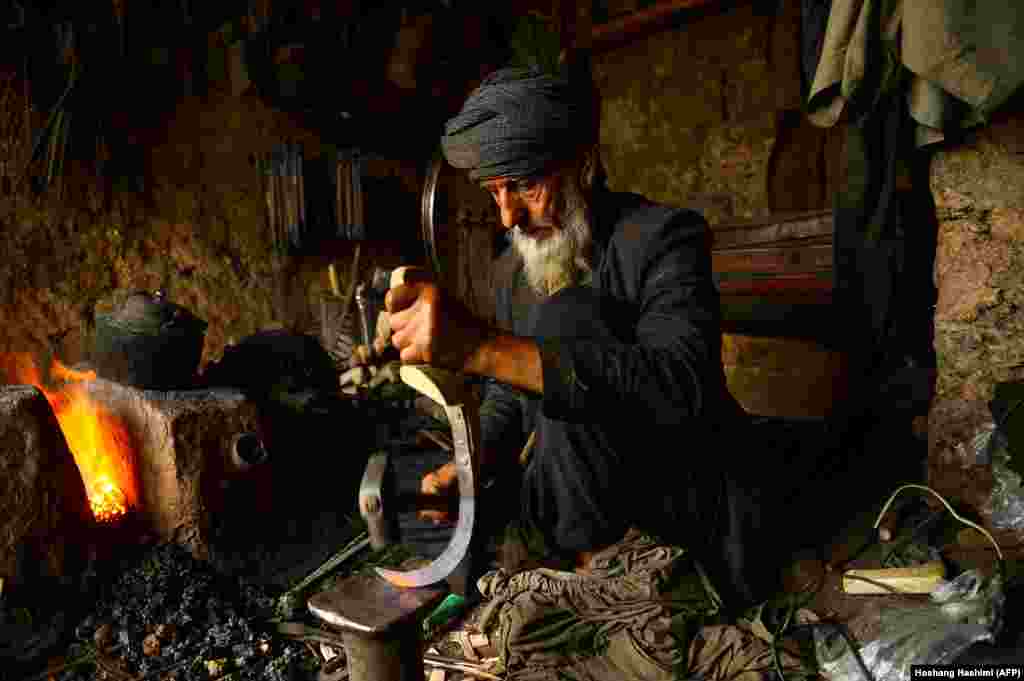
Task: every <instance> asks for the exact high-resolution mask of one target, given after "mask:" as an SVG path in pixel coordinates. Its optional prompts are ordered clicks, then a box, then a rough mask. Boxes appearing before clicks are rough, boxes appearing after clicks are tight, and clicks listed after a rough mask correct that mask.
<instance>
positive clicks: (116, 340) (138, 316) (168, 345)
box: [91, 291, 207, 390]
mask: <svg viewBox="0 0 1024 681" xmlns="http://www.w3.org/2000/svg"><path fill="white" fill-rule="evenodd" d="M206 327H207V323H206V322H205V321H204V320H202V319H200V318H198V317H197V316H195V315H194V314H192V312H190V311H189V310H188V309H186V308H184V307H182V306H180V305H176V304H174V303H172V302H171V301H169V300H168V299H167V297H166V295H165V294H164V292H163V291H154V292H149V291H135V292H134V293H131V294H130V295H128V296H127V297H126V298H125V300H124V302H122V303H121V305H120V306H117V307H115V309H113V310H112V311H110V312H97V313H96V331H95V334H94V336H93V346H92V358H91V359H92V363H93V364H94V366H95V368H96V371H97V373H98V374H99V375H100V376H102V377H103V378H107V379H110V380H113V381H118V382H121V383H126V384H128V385H132V386H135V387H137V388H144V389H149V390H175V389H184V388H189V387H192V386H193V385H194V384H195V378H196V372H197V371H198V369H199V361H200V358H201V357H202V354H203V342H204V340H205V338H206Z"/></svg>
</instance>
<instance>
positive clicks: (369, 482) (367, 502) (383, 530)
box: [359, 452, 396, 550]
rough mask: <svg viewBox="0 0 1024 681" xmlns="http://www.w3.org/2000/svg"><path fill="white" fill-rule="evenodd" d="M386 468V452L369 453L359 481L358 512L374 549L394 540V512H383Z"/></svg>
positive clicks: (387, 544)
mask: <svg viewBox="0 0 1024 681" xmlns="http://www.w3.org/2000/svg"><path fill="white" fill-rule="evenodd" d="M387 470H388V455H387V453H386V452H376V453H374V454H371V455H370V458H369V459H368V460H367V462H366V470H365V471H364V472H363V479H362V482H360V483H359V514H360V515H361V516H362V517H363V520H364V521H366V531H367V534H369V535H370V546H371V547H372V548H373V549H374V550H378V549H382V548H384V547H385V546H389V545H390V544H392V543H394V541H395V535H396V532H395V528H394V520H395V519H394V514H393V513H391V514H388V515H390V516H392V517H390V518H389V517H388V515H385V513H384V498H385V489H384V485H385V478H386V475H387Z"/></svg>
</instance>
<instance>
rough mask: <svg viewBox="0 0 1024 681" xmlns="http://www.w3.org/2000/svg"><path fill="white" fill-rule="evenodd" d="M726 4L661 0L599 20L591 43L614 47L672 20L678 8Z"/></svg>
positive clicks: (713, 0) (717, 0) (715, 0)
mask: <svg viewBox="0 0 1024 681" xmlns="http://www.w3.org/2000/svg"><path fill="white" fill-rule="evenodd" d="M722 4H723V0H659V2H656V3H654V5H653V6H651V7H648V8H647V9H643V10H640V11H639V12H633V13H632V14H629V15H626V16H624V17H622V18H620V19H615V20H614V21H609V22H606V23H603V24H595V25H594V26H593V28H592V29H591V31H590V40H591V45H590V47H591V49H593V50H594V51H595V52H599V51H601V50H607V49H611V48H613V47H616V46H618V45H620V44H622V43H624V42H626V41H628V40H631V39H633V38H636V37H638V36H640V35H643V34H644V33H646V32H648V31H653V30H656V29H658V28H660V27H661V26H663V25H665V24H666V23H668V20H669V19H670V18H671V17H672V16H673V15H674V14H675V13H676V12H679V11H682V10H692V9H701V8H705V7H714V6H718V5H722ZM577 42H579V40H577Z"/></svg>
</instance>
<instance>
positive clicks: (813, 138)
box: [594, 3, 842, 225]
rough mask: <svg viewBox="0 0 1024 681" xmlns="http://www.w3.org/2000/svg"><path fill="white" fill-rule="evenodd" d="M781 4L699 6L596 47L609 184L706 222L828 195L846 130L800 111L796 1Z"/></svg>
mask: <svg viewBox="0 0 1024 681" xmlns="http://www.w3.org/2000/svg"><path fill="white" fill-rule="evenodd" d="M783 4H784V5H787V9H786V11H785V12H784V13H782V14H781V15H778V16H773V15H772V14H771V13H764V12H758V11H756V9H755V8H754V6H753V5H740V6H736V7H731V8H729V9H728V10H723V11H721V12H717V13H716V12H701V13H698V14H696V15H695V16H694V17H692V18H689V19H686V20H684V21H681V22H680V23H679V24H678V25H676V26H673V27H671V28H668V29H666V30H662V31H659V32H657V33H654V34H651V35H650V36H648V37H646V38H644V39H642V40H639V41H636V42H634V43H631V44H629V45H627V46H624V47H619V48H617V49H613V50H610V51H607V52H603V53H601V54H598V55H597V56H596V59H595V64H594V78H595V82H596V84H597V86H598V89H599V91H600V93H601V98H602V109H601V147H602V155H603V158H604V161H605V164H606V165H607V167H608V176H609V182H610V184H611V186H612V187H613V188H614V189H616V190H620V191H633V192H637V193H640V194H644V195H646V196H648V197H649V198H651V199H653V200H656V201H664V202H666V203H670V204H675V205H686V206H691V207H695V208H698V209H700V210H702V211H703V212H704V214H705V216H706V217H707V219H708V221H709V222H710V223H711V224H712V225H715V224H719V223H722V222H731V221H736V220H742V219H745V218H755V217H763V216H766V215H769V214H770V213H773V212H781V211H802V210H815V209H819V208H827V207H828V206H829V205H830V204H831V201H830V198H829V197H830V196H831V191H832V189H833V188H834V187H835V186H836V183H837V182H838V161H839V159H840V158H841V156H840V153H839V147H840V145H841V141H842V134H841V130H839V129H830V130H825V129H820V128H815V127H814V126H812V125H811V124H810V123H808V122H807V121H806V120H805V119H806V117H805V116H802V115H800V109H801V101H800V100H801V94H800V87H801V85H800V70H799V69H800V66H799V51H798V50H799V43H798V41H799V35H800V34H799V15H798V12H799V3H783ZM794 12H796V14H794Z"/></svg>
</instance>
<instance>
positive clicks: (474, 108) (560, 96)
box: [441, 68, 595, 182]
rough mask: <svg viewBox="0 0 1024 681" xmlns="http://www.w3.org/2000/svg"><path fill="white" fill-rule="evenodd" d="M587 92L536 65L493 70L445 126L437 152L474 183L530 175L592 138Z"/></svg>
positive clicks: (590, 104) (569, 154)
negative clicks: (528, 67)
mask: <svg viewBox="0 0 1024 681" xmlns="http://www.w3.org/2000/svg"><path fill="white" fill-rule="evenodd" d="M587 94H588V91H587V90H585V89H582V88H580V87H579V86H574V85H573V84H572V83H570V81H569V80H568V79H566V78H564V77H561V76H553V75H550V74H548V73H545V72H542V71H539V70H536V69H523V68H506V69H501V70H499V71H495V72H494V73H492V74H491V75H489V76H488V77H487V78H485V79H484V81H483V82H482V83H481V84H480V87H478V88H477V89H475V90H474V91H473V92H472V93H471V94H470V95H469V98H468V99H466V103H465V104H464V105H463V107H462V111H461V112H459V114H458V115H457V116H455V117H454V118H452V119H451V120H450V121H448V123H447V124H446V125H445V129H444V136H443V137H442V138H441V150H442V151H443V152H444V155H445V158H446V159H448V162H449V163H451V164H452V165H453V166H455V167H456V168H463V169H466V170H468V171H469V177H470V179H471V180H473V181H474V182H477V181H480V180H487V179H491V178H494V177H503V176H523V175H532V174H536V173H539V172H541V171H543V170H544V169H545V168H546V167H547V166H548V165H549V164H551V162H552V161H556V160H564V159H566V158H571V157H572V156H573V155H574V154H575V153H576V152H577V151H578V150H579V148H580V147H581V145H583V144H585V143H587V142H593V141H594V137H595V135H594V132H593V128H594V119H593V111H592V110H593V101H592V100H591V99H590V98H589V97H588V96H587Z"/></svg>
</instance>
